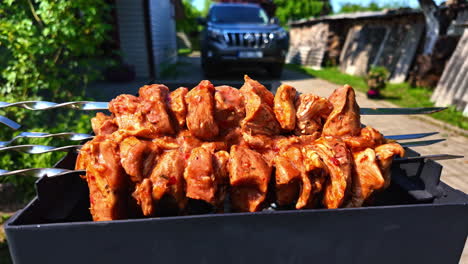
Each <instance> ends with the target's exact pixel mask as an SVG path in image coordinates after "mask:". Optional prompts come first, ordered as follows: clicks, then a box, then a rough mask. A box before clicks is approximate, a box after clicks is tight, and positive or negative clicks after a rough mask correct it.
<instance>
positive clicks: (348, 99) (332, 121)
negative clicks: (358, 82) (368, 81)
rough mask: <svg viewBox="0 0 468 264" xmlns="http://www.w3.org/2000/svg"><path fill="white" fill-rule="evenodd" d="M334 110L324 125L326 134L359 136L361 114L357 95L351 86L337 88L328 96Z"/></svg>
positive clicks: (324, 133)
mask: <svg viewBox="0 0 468 264" xmlns="http://www.w3.org/2000/svg"><path fill="white" fill-rule="evenodd" d="M328 100H329V101H330V103H332V105H333V111H332V112H331V114H330V115H329V116H328V118H327V121H326V122H325V125H324V126H323V132H322V133H323V135H324V136H336V137H340V136H346V135H348V136H358V135H359V134H360V132H361V116H360V114H359V111H360V110H359V106H358V104H357V103H356V95H355V93H354V90H353V88H352V87H351V86H349V85H345V86H343V87H341V88H338V89H336V90H335V91H334V92H333V93H332V94H331V95H330V97H329V98H328Z"/></svg>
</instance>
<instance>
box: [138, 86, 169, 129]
mask: <svg viewBox="0 0 468 264" xmlns="http://www.w3.org/2000/svg"><path fill="white" fill-rule="evenodd" d="M139 94H140V99H141V112H142V113H143V114H144V115H145V118H146V121H147V124H148V127H149V128H150V129H151V131H152V133H153V134H156V135H165V134H168V135H171V134H174V128H173V127H172V123H171V119H170V117H169V113H168V106H167V99H168V96H169V88H167V86H165V85H162V84H152V85H145V86H143V87H141V88H140V90H139Z"/></svg>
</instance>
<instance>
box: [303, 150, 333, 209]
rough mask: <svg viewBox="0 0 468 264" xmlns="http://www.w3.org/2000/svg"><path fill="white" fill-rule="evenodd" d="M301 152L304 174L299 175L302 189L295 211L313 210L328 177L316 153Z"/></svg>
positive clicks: (309, 151) (310, 151)
mask: <svg viewBox="0 0 468 264" xmlns="http://www.w3.org/2000/svg"><path fill="white" fill-rule="evenodd" d="M301 152H302V155H303V156H302V160H303V170H304V171H305V173H302V174H301V180H302V187H301V193H300V196H299V199H298V200H297V203H296V209H301V208H313V207H316V205H317V202H318V198H319V194H320V193H321V192H322V190H323V188H324V185H325V181H326V179H327V177H328V175H327V172H326V171H325V164H324V163H323V161H322V159H321V158H320V156H319V155H318V154H317V152H315V151H313V150H311V149H305V148H302V149H301Z"/></svg>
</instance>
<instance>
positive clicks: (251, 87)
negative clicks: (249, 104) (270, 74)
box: [240, 75, 275, 107]
mask: <svg viewBox="0 0 468 264" xmlns="http://www.w3.org/2000/svg"><path fill="white" fill-rule="evenodd" d="M240 91H241V92H242V93H243V94H244V93H245V92H251V93H254V94H256V95H258V97H260V99H261V100H262V103H265V104H267V105H268V106H270V107H273V105H274V100H275V97H274V95H273V94H272V93H271V92H270V91H269V90H268V89H267V88H266V87H265V86H263V85H262V84H261V83H259V82H258V81H256V80H252V79H251V78H250V77H249V76H247V75H244V85H242V87H241V88H240ZM246 100H248V99H246Z"/></svg>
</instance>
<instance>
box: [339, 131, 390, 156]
mask: <svg viewBox="0 0 468 264" xmlns="http://www.w3.org/2000/svg"><path fill="white" fill-rule="evenodd" d="M342 139H343V141H344V142H345V143H346V145H347V146H348V147H349V148H351V149H352V150H353V151H359V150H364V149H366V148H375V147H377V146H380V145H382V144H384V143H385V142H386V139H385V138H384V136H383V135H382V134H381V133H380V132H379V131H377V130H376V129H374V128H372V127H370V126H367V127H365V128H362V129H361V133H360V135H358V136H343V137H342Z"/></svg>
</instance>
